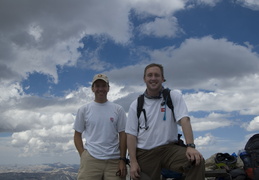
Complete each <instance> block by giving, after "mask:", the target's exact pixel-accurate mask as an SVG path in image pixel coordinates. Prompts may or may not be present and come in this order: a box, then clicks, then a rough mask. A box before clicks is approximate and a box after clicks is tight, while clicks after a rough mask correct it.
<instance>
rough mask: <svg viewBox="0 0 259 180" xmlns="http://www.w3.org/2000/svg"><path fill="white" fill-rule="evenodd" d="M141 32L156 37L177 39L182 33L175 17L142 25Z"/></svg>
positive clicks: (157, 19) (156, 19)
mask: <svg viewBox="0 0 259 180" xmlns="http://www.w3.org/2000/svg"><path fill="white" fill-rule="evenodd" d="M140 31H141V33H142V34H145V35H153V36H156V37H176V36H177V35H178V34H179V33H182V30H181V28H180V27H179V25H178V22H177V19H176V18H175V17H170V18H155V20H154V21H152V22H149V23H145V24H142V25H141V26H140Z"/></svg>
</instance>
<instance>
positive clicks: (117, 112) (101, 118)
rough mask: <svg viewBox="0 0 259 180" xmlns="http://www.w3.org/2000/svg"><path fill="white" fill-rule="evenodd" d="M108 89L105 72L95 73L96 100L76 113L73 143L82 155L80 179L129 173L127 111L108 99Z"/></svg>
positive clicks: (113, 179)
mask: <svg viewBox="0 0 259 180" xmlns="http://www.w3.org/2000/svg"><path fill="white" fill-rule="evenodd" d="M109 88H110V87H109V80H108V77H107V76H106V75H104V74H97V75H95V76H94V78H93V81H92V91H93V93H94V95H95V99H94V101H93V102H90V103H88V104H86V105H83V106H82V107H80V108H79V110H78V112H77V115H76V120H75V123H74V130H75V134H74V143H75V146H76V149H77V151H78V153H79V155H80V169H79V172H78V177H77V178H78V179H79V180H93V179H94V180H121V179H125V177H126V174H127V171H126V134H125V123H126V113H125V111H124V110H123V108H122V107H121V106H120V105H118V104H115V103H113V102H110V101H108V99H107V94H108V92H109ZM82 139H85V144H83V140H82Z"/></svg>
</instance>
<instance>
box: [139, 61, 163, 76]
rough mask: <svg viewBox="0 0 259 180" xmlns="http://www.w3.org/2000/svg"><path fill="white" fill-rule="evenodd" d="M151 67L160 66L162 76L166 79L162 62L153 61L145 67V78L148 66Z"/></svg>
mask: <svg viewBox="0 0 259 180" xmlns="http://www.w3.org/2000/svg"><path fill="white" fill-rule="evenodd" d="M151 67H158V68H159V69H160V71H161V74H162V77H163V78H164V80H165V77H164V67H163V66H162V64H156V63H151V64H149V65H147V66H146V67H145V70H144V78H145V75H146V72H147V69H148V68H151Z"/></svg>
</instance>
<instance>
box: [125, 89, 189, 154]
mask: <svg viewBox="0 0 259 180" xmlns="http://www.w3.org/2000/svg"><path fill="white" fill-rule="evenodd" d="M170 95H171V99H172V102H173V106H174V114H175V119H176V121H174V119H173V116H172V110H171V109H170V108H169V107H168V106H167V105H166V104H164V105H163V106H162V105H161V103H163V101H164V100H163V98H162V97H161V98H160V99H149V98H146V97H145V99H144V105H143V109H145V110H146V116H147V123H146V125H145V118H144V113H143V112H141V114H140V117H139V119H138V117H137V99H136V100H135V101H133V102H132V103H131V105H130V108H129V114H128V119H127V122H126V130H125V132H126V133H128V134H131V135H133V136H136V137H137V147H138V148H141V149H147V150H148V149H152V148H154V147H157V146H160V145H164V144H168V143H171V142H176V141H177V139H178V129H177V123H178V121H179V120H181V118H183V117H188V109H187V106H186V104H185V101H184V100H183V98H182V94H181V93H180V92H179V91H177V90H173V91H170ZM164 116H165V117H164ZM138 123H140V124H139V125H138ZM139 126H140V127H147V126H148V129H147V130H145V129H143V128H142V129H140V128H139Z"/></svg>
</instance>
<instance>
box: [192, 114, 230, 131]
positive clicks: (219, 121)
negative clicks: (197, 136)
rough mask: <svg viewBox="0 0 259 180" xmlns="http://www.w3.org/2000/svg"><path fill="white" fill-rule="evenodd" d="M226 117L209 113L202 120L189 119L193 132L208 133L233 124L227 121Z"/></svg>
mask: <svg viewBox="0 0 259 180" xmlns="http://www.w3.org/2000/svg"><path fill="white" fill-rule="evenodd" d="M227 117H228V115H226V114H218V113H211V114H209V115H208V116H206V117H204V118H195V117H191V120H192V127H193V130H194V131H206V130H207V131H209V130H212V129H217V128H223V127H227V126H230V125H231V124H233V122H232V121H230V120H228V119H227Z"/></svg>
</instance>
